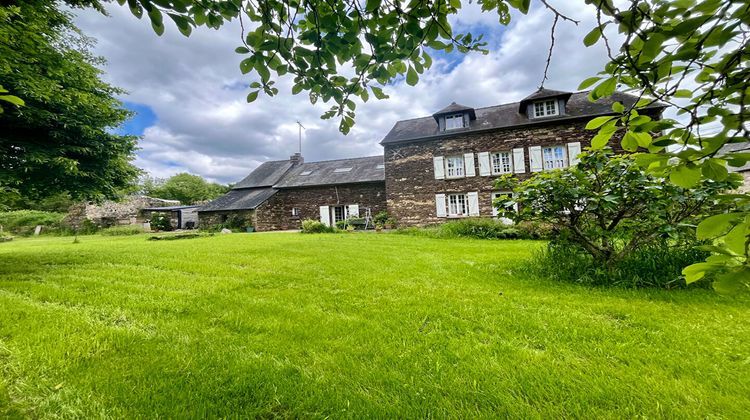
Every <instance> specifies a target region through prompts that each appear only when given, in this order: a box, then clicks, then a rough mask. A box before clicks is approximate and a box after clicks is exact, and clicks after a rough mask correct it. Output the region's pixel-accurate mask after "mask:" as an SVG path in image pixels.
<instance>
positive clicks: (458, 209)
mask: <svg viewBox="0 0 750 420" xmlns="http://www.w3.org/2000/svg"><path fill="white" fill-rule="evenodd" d="M468 215H469V205H468V200H467V198H466V194H448V216H468Z"/></svg>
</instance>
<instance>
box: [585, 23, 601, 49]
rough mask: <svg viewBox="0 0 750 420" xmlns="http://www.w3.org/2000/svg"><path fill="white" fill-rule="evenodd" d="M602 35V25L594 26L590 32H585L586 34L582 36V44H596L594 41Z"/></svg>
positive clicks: (588, 45)
mask: <svg viewBox="0 0 750 420" xmlns="http://www.w3.org/2000/svg"><path fill="white" fill-rule="evenodd" d="M601 36H602V27H601V26H597V27H596V28H594V29H592V30H591V32H589V33H588V34H586V36H585V37H584V38H583V45H585V46H587V47H590V46H592V45H594V44H596V41H598V40H599V38H601Z"/></svg>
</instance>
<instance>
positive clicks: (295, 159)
mask: <svg viewBox="0 0 750 420" xmlns="http://www.w3.org/2000/svg"><path fill="white" fill-rule="evenodd" d="M289 161H290V162H292V166H297V165H301V164H303V163H305V158H303V157H302V154H301V153H295V154H293V155H291V156H289Z"/></svg>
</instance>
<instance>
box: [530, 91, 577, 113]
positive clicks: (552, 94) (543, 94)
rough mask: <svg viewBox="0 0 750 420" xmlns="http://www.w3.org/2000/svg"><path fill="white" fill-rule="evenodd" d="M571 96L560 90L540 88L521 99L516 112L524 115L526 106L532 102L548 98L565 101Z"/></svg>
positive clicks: (570, 93)
mask: <svg viewBox="0 0 750 420" xmlns="http://www.w3.org/2000/svg"><path fill="white" fill-rule="evenodd" d="M572 94H573V92H563V91H561V90H552V89H545V88H543V87H540V88H539V89H537V91H536V92H534V93H532V94H531V95H529V96H527V97H525V98H523V99H521V102H519V103H518V112H520V113H522V114H525V113H526V106H527V105H528V104H530V103H532V102H535V101H538V100H542V99H550V98H563V99H566V100H567V99H568V98H570V96H571V95H572Z"/></svg>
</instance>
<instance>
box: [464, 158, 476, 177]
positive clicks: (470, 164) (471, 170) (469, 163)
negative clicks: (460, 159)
mask: <svg viewBox="0 0 750 420" xmlns="http://www.w3.org/2000/svg"><path fill="white" fill-rule="evenodd" d="M475 167H476V165H475V164H474V153H464V172H465V173H466V176H477V170H476V169H475Z"/></svg>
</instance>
